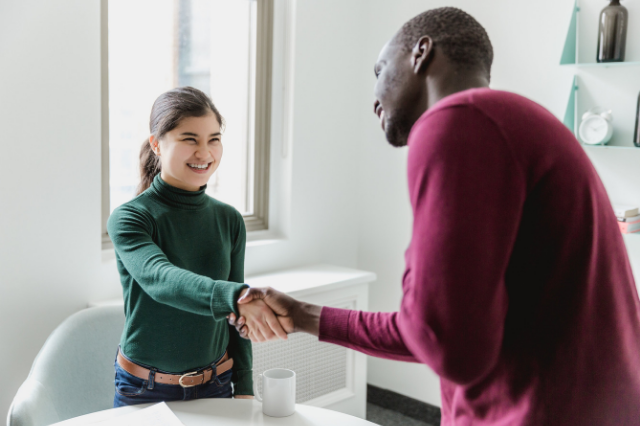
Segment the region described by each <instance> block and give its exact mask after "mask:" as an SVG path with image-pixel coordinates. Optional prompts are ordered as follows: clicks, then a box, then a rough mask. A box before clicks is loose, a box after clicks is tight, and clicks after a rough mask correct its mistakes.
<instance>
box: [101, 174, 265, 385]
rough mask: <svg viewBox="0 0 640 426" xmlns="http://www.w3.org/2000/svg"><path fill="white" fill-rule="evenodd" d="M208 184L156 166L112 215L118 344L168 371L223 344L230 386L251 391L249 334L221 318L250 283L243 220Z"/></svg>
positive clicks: (215, 352)
mask: <svg viewBox="0 0 640 426" xmlns="http://www.w3.org/2000/svg"><path fill="white" fill-rule="evenodd" d="M205 188H206V186H203V187H201V188H200V190H199V191H194V192H192V191H185V190H182V189H179V188H176V187H173V186H171V185H169V184H167V183H166V182H165V181H163V180H162V178H161V177H160V175H159V174H158V175H156V177H155V178H154V180H153V182H152V184H151V186H150V187H149V189H147V190H146V191H144V192H143V193H142V194H140V195H139V196H137V197H136V198H134V199H133V200H131V201H129V202H128V203H125V204H123V205H121V206H120V207H118V208H117V209H115V210H114V212H113V213H112V214H111V216H110V217H109V221H108V223H107V230H108V233H109V236H110V237H111V241H113V245H114V247H115V252H116V259H117V263H118V271H119V272H120V278H121V282H122V288H123V293H124V310H125V315H126V322H125V327H124V331H123V333H122V339H121V341H120V345H121V348H122V352H123V353H124V354H125V355H127V356H128V357H129V358H131V359H132V360H134V361H135V362H137V363H140V364H146V365H149V366H153V367H155V368H157V369H159V370H164V371H167V372H171V373H183V372H190V371H193V370H195V369H197V368H200V367H203V366H206V365H208V364H210V363H212V362H214V361H215V360H217V359H218V358H220V357H221V356H222V355H223V354H224V352H225V350H228V351H229V356H231V357H233V359H234V367H233V371H234V374H233V377H232V381H233V383H234V386H235V394H236V395H253V381H252V374H251V365H252V354H251V342H249V341H248V340H244V339H242V338H240V336H239V335H238V332H237V331H236V330H235V328H233V327H231V326H229V325H228V324H227V321H226V316H227V315H228V314H230V313H231V312H234V313H236V314H237V313H238V311H237V305H236V301H237V300H238V297H239V295H240V293H241V291H242V290H243V289H244V288H245V287H247V285H246V284H242V283H243V282H244V250H245V242H246V231H245V226H244V221H243V218H242V215H241V214H240V213H239V212H238V211H237V210H236V209H234V208H233V207H231V206H229V205H227V204H224V203H222V202H220V201H217V200H215V199H213V198H211V197H209V196H208V195H207V194H205V192H204V191H205Z"/></svg>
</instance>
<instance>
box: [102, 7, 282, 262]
mask: <svg viewBox="0 0 640 426" xmlns="http://www.w3.org/2000/svg"><path fill="white" fill-rule="evenodd" d="M249 1H256V2H257V9H258V10H257V28H256V70H255V73H256V79H255V84H256V88H255V111H254V117H255V119H254V120H255V121H254V131H255V139H254V147H253V154H254V161H253V163H254V164H253V200H252V203H251V205H252V206H253V208H252V213H250V214H244V215H243V218H244V222H245V226H246V228H247V232H248V233H249V232H255V231H266V230H269V180H270V167H269V165H270V152H271V120H272V117H271V101H272V84H273V83H272V81H273V79H272V76H273V74H272V73H273V38H274V37H273V32H274V28H273V21H274V0H249ZM100 74H101V90H100V92H101V127H102V129H101V130H102V131H101V155H102V161H101V168H102V178H101V179H102V181H101V182H102V185H101V192H102V208H101V223H102V232H101V241H102V250H109V249H112V248H113V243H112V242H111V238H110V237H109V235H108V233H107V220H108V219H109V215H110V211H111V204H110V184H109V178H110V173H109V0H100ZM247 151H248V152H250V151H251V150H247ZM249 175H251V171H249Z"/></svg>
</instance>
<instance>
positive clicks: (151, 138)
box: [149, 135, 160, 157]
mask: <svg viewBox="0 0 640 426" xmlns="http://www.w3.org/2000/svg"><path fill="white" fill-rule="evenodd" d="M158 142H159V140H158V139H157V138H156V137H155V136H153V135H151V136H149V145H151V151H153V152H154V153H155V154H156V155H157V156H158V157H159V156H160V145H159V144H158Z"/></svg>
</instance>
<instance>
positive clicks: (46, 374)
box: [7, 306, 124, 426]
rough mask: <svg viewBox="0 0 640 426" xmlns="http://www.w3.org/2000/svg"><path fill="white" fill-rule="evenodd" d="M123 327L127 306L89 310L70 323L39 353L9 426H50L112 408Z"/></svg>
mask: <svg viewBox="0 0 640 426" xmlns="http://www.w3.org/2000/svg"><path fill="white" fill-rule="evenodd" d="M123 327H124V311H123V308H122V306H100V307H95V308H89V309H84V310H82V311H80V312H77V313H75V314H73V315H71V316H70V317H69V318H67V319H66V320H65V321H64V322H63V323H62V324H60V326H58V328H56V329H55V330H54V331H53V333H51V336H49V338H48V339H47V341H46V342H45V344H44V346H43V347H42V349H41V350H40V352H39V353H38V356H37V357H36V359H35V361H34V362H33V365H32V367H31V371H30V372H29V377H27V380H26V381H25V382H24V383H23V384H22V386H20V389H19V390H18V393H17V394H16V396H15V398H14V399H13V403H12V404H11V408H10V409H9V415H8V416H7V426H44V425H49V424H51V423H56V422H60V421H63V420H67V419H70V418H73V417H77V416H81V415H83V414H88V413H91V412H94V411H100V410H106V409H108V408H112V407H113V396H114V382H113V380H114V375H115V372H114V368H113V363H114V360H115V356H116V351H117V349H118V343H119V341H120V335H121V334H122V329H123Z"/></svg>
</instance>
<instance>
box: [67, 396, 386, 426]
mask: <svg viewBox="0 0 640 426" xmlns="http://www.w3.org/2000/svg"><path fill="white" fill-rule="evenodd" d="M149 405H150V404H143V405H134V406H129V407H121V408H113V409H111V410H105V411H98V412H97V413H92V414H87V415H85V416H80V417H76V418H74V419H70V420H66V421H64V422H60V423H56V424H55V426H81V425H89V424H91V423H94V422H98V421H102V420H108V419H112V418H114V417H117V416H119V415H122V414H127V413H130V412H132V411H136V410H140V409H142V408H145V407H148V406H149ZM167 405H168V406H169V408H171V410H172V411H173V412H174V413H175V414H176V416H177V417H178V418H179V419H180V421H181V422H182V423H184V425H185V426H205V425H206V426H214V425H215V426H263V425H264V426H268V425H278V426H294V425H295V426H337V425H340V426H375V424H374V423H371V422H368V421H366V420H362V419H360V418H358V417H353V416H350V415H348V414H343V413H340V412H338V411H331V410H327V409H325V408H318V407H312V406H309V405H300V404H298V405H296V412H295V414H293V415H292V416H289V417H280V418H275V417H269V416H265V415H264V414H262V405H261V404H260V403H259V402H257V401H255V400H239V399H197V400H193V401H177V402H167Z"/></svg>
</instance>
